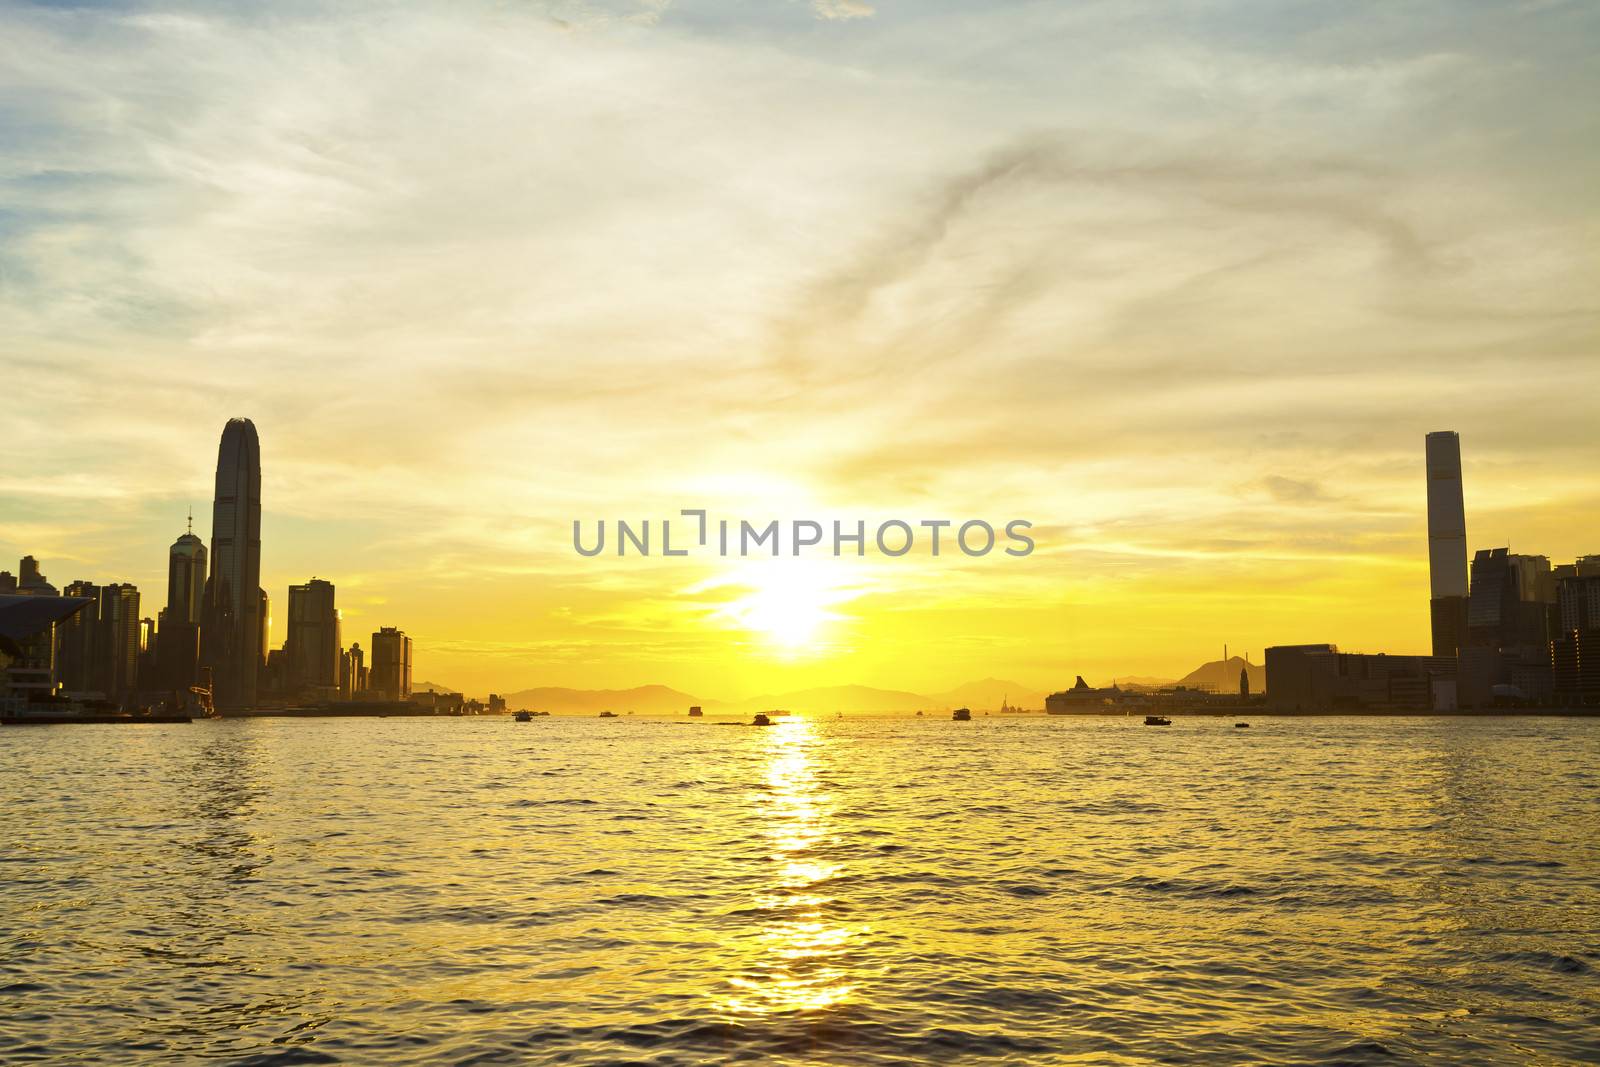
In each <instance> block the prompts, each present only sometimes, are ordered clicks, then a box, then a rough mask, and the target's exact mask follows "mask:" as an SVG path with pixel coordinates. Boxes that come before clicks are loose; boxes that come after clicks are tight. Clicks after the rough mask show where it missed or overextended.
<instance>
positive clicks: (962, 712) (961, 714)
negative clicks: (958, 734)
mask: <svg viewBox="0 0 1600 1067" xmlns="http://www.w3.org/2000/svg"><path fill="white" fill-rule="evenodd" d="M950 718H951V719H952V720H953V721H955V722H971V721H972V709H970V708H957V709H956V710H955V711H952V712H951V713H950Z"/></svg>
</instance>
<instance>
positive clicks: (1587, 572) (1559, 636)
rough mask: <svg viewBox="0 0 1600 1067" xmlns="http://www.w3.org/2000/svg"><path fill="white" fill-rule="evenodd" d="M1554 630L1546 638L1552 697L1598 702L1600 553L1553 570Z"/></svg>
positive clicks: (1568, 701) (1569, 701) (1576, 702)
mask: <svg viewBox="0 0 1600 1067" xmlns="http://www.w3.org/2000/svg"><path fill="white" fill-rule="evenodd" d="M1554 577H1555V583H1556V606H1557V632H1556V635H1555V637H1554V638H1553V639H1552V640H1551V642H1550V666H1551V670H1552V672H1553V674H1554V678H1553V687H1554V689H1555V699H1556V700H1557V701H1558V702H1560V703H1561V704H1563V705H1567V706H1570V707H1581V706H1593V705H1600V556H1583V557H1581V558H1579V560H1578V561H1577V562H1576V563H1567V564H1563V565H1562V566H1559V567H1557V568H1556V569H1555V571H1554Z"/></svg>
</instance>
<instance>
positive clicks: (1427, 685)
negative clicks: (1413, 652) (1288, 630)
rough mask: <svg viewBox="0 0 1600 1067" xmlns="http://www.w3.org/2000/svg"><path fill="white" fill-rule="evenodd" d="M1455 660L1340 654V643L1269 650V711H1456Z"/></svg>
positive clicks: (1430, 657)
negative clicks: (1454, 698)
mask: <svg viewBox="0 0 1600 1067" xmlns="http://www.w3.org/2000/svg"><path fill="white" fill-rule="evenodd" d="M1454 679H1455V659H1454V658H1453V657H1451V656H1390V655H1386V654H1383V653H1378V654H1376V655H1367V654H1363V653H1354V652H1340V651H1339V647H1338V646H1337V645H1332V644H1317V645H1277V646H1274V647H1272V648H1269V649H1267V695H1266V707H1267V710H1269V711H1281V712H1332V711H1352V712H1359V711H1454V710H1455V708H1454V706H1453V697H1454V693H1455V686H1454Z"/></svg>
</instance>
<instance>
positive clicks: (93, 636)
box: [55, 580, 101, 693]
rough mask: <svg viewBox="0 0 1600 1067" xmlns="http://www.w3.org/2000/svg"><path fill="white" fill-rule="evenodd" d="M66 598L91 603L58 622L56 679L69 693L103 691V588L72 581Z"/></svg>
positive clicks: (89, 583)
mask: <svg viewBox="0 0 1600 1067" xmlns="http://www.w3.org/2000/svg"><path fill="white" fill-rule="evenodd" d="M66 595H67V596H69V597H81V598H83V599H85V600H87V601H88V603H86V604H85V605H84V606H83V607H82V608H80V609H79V610H78V611H77V612H76V613H74V614H73V615H71V616H70V617H68V618H65V619H63V620H61V621H60V622H58V623H56V633H55V648H56V657H55V659H56V680H57V681H59V682H60V683H61V688H62V689H64V690H66V691H67V692H69V693H88V692H91V691H94V690H97V689H98V688H99V671H98V668H97V664H98V663H99V659H98V655H99V653H98V649H99V647H100V640H101V639H100V587H99V586H98V585H95V584H94V583H93V582H86V581H81V580H80V581H76V582H71V583H69V584H68V585H67V589H66Z"/></svg>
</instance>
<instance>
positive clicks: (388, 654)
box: [368, 626, 411, 700]
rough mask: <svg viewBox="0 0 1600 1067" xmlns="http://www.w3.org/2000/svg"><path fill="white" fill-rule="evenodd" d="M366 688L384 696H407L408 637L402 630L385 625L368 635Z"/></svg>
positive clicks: (394, 698)
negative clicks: (369, 659) (369, 663)
mask: <svg viewBox="0 0 1600 1067" xmlns="http://www.w3.org/2000/svg"><path fill="white" fill-rule="evenodd" d="M368 680H369V682H370V688H371V689H372V690H373V692H375V693H377V694H379V695H380V696H381V697H382V699H384V700H405V699H406V698H408V697H410V696H411V638H409V637H407V636H406V635H405V633H404V631H401V630H397V629H395V628H394V627H393V626H385V627H384V628H383V629H381V630H379V631H378V632H377V633H375V634H373V635H372V671H371V673H370V674H369V676H368Z"/></svg>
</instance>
